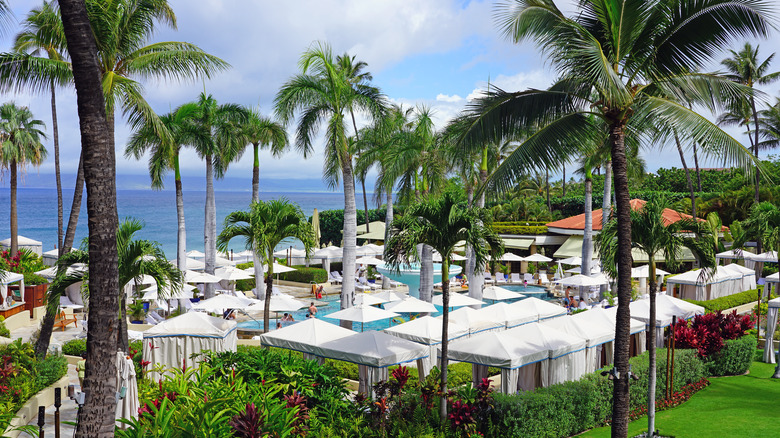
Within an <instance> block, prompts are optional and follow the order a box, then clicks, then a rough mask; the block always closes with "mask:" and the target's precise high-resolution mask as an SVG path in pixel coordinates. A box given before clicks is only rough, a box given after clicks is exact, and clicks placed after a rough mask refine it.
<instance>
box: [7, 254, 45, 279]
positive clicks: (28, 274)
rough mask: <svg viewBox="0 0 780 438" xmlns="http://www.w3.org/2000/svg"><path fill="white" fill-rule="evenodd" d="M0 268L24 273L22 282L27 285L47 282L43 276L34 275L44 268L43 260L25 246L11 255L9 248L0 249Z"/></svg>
mask: <svg viewBox="0 0 780 438" xmlns="http://www.w3.org/2000/svg"><path fill="white" fill-rule="evenodd" d="M0 269H3V270H7V271H10V272H16V273H18V274H24V284H25V285H28V286H35V285H37V284H46V283H47V281H46V279H45V278H43V277H41V276H40V275H35V273H36V272H38V271H40V270H43V269H46V266H45V265H44V264H43V260H42V259H41V257H39V256H38V255H37V254H35V253H34V252H32V251H30V250H29V249H26V248H22V249H20V250H19V251H17V252H16V255H15V256H13V257H11V251H9V250H3V251H0Z"/></svg>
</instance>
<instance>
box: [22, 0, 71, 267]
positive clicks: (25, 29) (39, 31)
mask: <svg viewBox="0 0 780 438" xmlns="http://www.w3.org/2000/svg"><path fill="white" fill-rule="evenodd" d="M13 49H14V51H15V52H21V53H29V54H30V55H32V56H41V55H43V54H45V56H46V57H47V58H48V59H50V60H54V61H57V62H59V63H67V61H66V60H65V57H64V53H65V52H66V50H67V48H66V47H65V33H64V31H63V29H62V18H61V17H60V13H59V8H58V7H57V6H56V4H53V3H52V2H48V1H46V0H44V1H43V4H42V5H41V6H40V7H39V8H34V9H33V10H31V11H30V13H29V14H27V18H25V20H24V21H23V22H22V30H21V32H19V33H18V34H17V35H16V38H15V40H14V47H13ZM66 79H70V75H67V78H66ZM62 85H65V84H63V83H56V82H55V79H54V78H53V77H52V78H50V79H49V89H50V92H51V128H52V140H53V143H54V179H55V182H56V185H57V248H59V255H62V251H63V248H62V242H63V237H64V236H63V232H64V228H63V209H62V179H61V177H60V136H59V129H58V126H57V98H56V87H57V86H62ZM82 175H83V173H82ZM82 178H83V176H82ZM80 201H81V200H80V199H79V202H80Z"/></svg>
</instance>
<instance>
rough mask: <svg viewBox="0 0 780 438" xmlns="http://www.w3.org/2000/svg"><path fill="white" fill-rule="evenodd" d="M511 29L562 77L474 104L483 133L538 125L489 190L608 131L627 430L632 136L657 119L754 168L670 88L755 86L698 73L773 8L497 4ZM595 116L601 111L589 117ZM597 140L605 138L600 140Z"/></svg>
mask: <svg viewBox="0 0 780 438" xmlns="http://www.w3.org/2000/svg"><path fill="white" fill-rule="evenodd" d="M497 8H498V9H497V14H496V16H497V18H498V24H499V26H500V27H501V30H502V32H503V33H504V34H505V35H506V36H507V37H509V38H511V39H512V40H513V41H515V42H520V41H523V40H527V39H531V40H533V41H534V42H535V43H537V44H538V45H539V47H541V48H542V49H543V50H544V51H545V52H546V54H547V57H548V59H549V61H550V62H551V64H552V65H553V66H554V67H555V68H556V69H557V70H558V72H559V74H560V79H559V80H558V81H557V82H556V83H555V84H554V85H553V86H552V87H551V88H550V89H548V90H529V91H523V92H516V93H514V92H505V91H503V90H500V89H498V88H495V87H493V88H491V89H490V90H489V91H488V93H487V96H486V97H485V98H483V99H477V100H476V101H474V102H473V103H472V104H471V105H470V110H471V111H473V112H475V113H477V114H480V117H479V118H478V119H477V120H476V121H475V126H476V127H477V128H478V129H475V130H473V132H474V134H475V135H485V134H487V135H490V136H493V137H496V138H503V137H506V136H508V135H511V133H512V132H513V131H517V130H520V129H527V128H528V127H529V126H537V127H538V130H537V131H536V133H535V134H534V135H532V136H530V137H529V138H528V139H526V140H525V141H524V142H523V143H522V144H521V145H520V146H518V148H517V149H516V150H515V152H514V153H513V154H512V155H511V156H509V157H508V158H507V159H506V160H505V161H504V162H503V163H502V165H501V166H500V167H499V168H498V170H497V171H496V172H495V173H494V174H493V176H492V177H491V178H490V179H489V180H488V187H491V188H495V189H499V190H506V189H508V188H509V187H511V185H512V183H513V181H514V180H515V178H516V177H517V176H518V175H519V174H521V173H522V172H526V171H527V170H528V169H529V168H536V169H541V168H542V167H543V166H544V165H549V166H557V165H559V164H560V163H562V162H565V161H566V160H568V159H570V155H571V154H572V153H576V141H575V140H576V139H580V140H582V139H584V140H586V141H590V139H592V138H594V137H598V135H600V134H602V133H606V134H607V135H608V141H609V143H608V144H609V145H610V151H611V159H612V170H613V183H614V191H615V199H616V208H615V213H616V217H617V220H618V224H619V227H618V228H619V229H618V245H619V258H618V259H619V260H618V279H617V280H618V281H617V283H618V313H617V323H616V336H615V366H616V369H617V371H618V372H619V376H620V378H619V379H615V380H613V383H614V396H613V412H612V413H613V415H612V419H613V423H612V434H613V436H626V435H627V433H628V429H627V427H628V406H629V404H628V402H629V399H628V384H629V381H628V378H627V376H628V356H629V355H628V353H629V351H628V347H629V318H630V312H629V309H628V304H629V301H630V291H631V277H630V275H631V222H630V206H629V195H628V174H627V164H626V138H627V137H636V138H639V137H640V136H642V135H645V133H646V132H647V130H646V129H645V128H647V127H648V126H655V127H661V129H664V130H667V131H671V128H676V129H677V130H678V132H681V133H682V134H684V135H686V136H688V137H690V138H691V139H692V140H694V141H697V142H698V143H699V144H700V145H702V146H704V145H706V147H707V150H706V151H705V152H708V153H711V154H714V153H715V151H716V150H717V151H719V153H720V155H721V157H725V158H726V159H727V161H729V162H731V163H733V164H735V165H739V166H741V167H744V168H746V169H747V170H752V166H753V164H754V163H755V162H754V159H753V157H752V156H751V154H749V151H747V150H746V149H745V148H744V147H743V146H742V145H741V144H739V142H737V141H736V140H735V139H733V138H731V137H730V136H728V135H727V134H726V133H725V132H723V131H722V130H721V129H719V128H718V127H717V126H715V125H714V124H712V123H710V122H709V121H708V120H707V119H706V118H705V117H703V116H701V115H699V114H697V113H696V112H694V111H692V110H691V109H689V108H685V107H683V106H681V105H679V104H678V103H677V102H676V101H675V100H671V99H668V98H667V97H666V96H668V95H669V93H672V94H674V95H676V96H678V97H683V95H682V93H683V92H684V97H685V99H687V100H688V101H690V102H692V103H694V104H696V105H703V106H705V107H707V108H709V109H711V110H712V109H715V108H716V107H717V106H718V104H719V103H721V102H723V101H725V100H728V98H731V97H736V96H739V95H744V94H746V93H747V92H748V91H749V90H747V89H746V87H744V86H741V85H739V84H735V83H733V82H731V81H728V80H724V79H722V78H720V77H716V76H710V75H704V74H699V73H695V71H696V69H697V68H700V67H701V66H702V65H703V64H705V63H706V62H708V61H712V60H713V58H714V57H715V56H716V55H717V53H718V51H719V50H720V48H721V47H722V46H723V44H724V43H725V42H728V41H731V40H733V38H735V37H736V36H741V35H755V36H765V35H767V34H768V32H769V29H770V26H771V25H770V23H769V21H768V17H769V16H771V13H772V11H771V8H770V7H769V6H768V4H765V3H756V2H754V1H752V0H734V1H728V2H723V1H719V0H707V1H691V0H680V1H679V2H674V3H669V2H665V1H660V0H653V1H645V0H628V1H621V0H603V1H596V0H584V1H581V2H579V3H578V4H577V9H576V10H575V11H574V14H573V16H572V17H568V16H566V15H564V13H563V12H561V10H560V9H558V7H557V6H556V5H555V4H554V3H553V1H552V0H505V1H503V2H502V3H500V5H499V6H498V7H497ZM589 115H595V117H594V118H589ZM596 140H597V138H596Z"/></svg>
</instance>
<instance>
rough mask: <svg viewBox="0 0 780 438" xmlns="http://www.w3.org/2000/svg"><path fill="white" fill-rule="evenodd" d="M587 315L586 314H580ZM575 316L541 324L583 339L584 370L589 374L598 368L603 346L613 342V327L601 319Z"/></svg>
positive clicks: (550, 320)
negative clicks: (584, 349)
mask: <svg viewBox="0 0 780 438" xmlns="http://www.w3.org/2000/svg"><path fill="white" fill-rule="evenodd" d="M581 313H588V312H581ZM575 316H577V315H573V316H569V315H567V316H564V317H563V318H554V319H548V320H546V321H543V322H542V324H543V325H546V326H549V327H552V328H554V329H556V330H560V331H562V332H564V333H568V334H570V335H573V336H577V337H580V338H582V339H585V347H586V351H585V370H584V372H587V373H591V372H593V371H596V370H597V369H598V368H599V359H600V358H601V348H602V346H603V344H606V343H608V342H612V341H614V340H615V327H613V326H611V325H610V324H609V323H607V322H606V321H605V320H603V319H586V318H575Z"/></svg>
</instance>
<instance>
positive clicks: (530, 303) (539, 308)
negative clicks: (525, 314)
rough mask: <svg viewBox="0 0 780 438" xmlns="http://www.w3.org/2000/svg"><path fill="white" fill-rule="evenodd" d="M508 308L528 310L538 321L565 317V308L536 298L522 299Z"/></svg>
mask: <svg viewBox="0 0 780 438" xmlns="http://www.w3.org/2000/svg"><path fill="white" fill-rule="evenodd" d="M510 306H512V307H516V308H518V309H522V310H530V311H531V312H534V313H536V314H537V315H538V317H539V320H540V321H541V320H543V319H548V318H556V317H558V316H563V315H566V308H564V307H562V306H558V305H555V304H553V303H550V302H549V301H544V300H540V299H539V298H536V297H528V298H525V299H522V300H520V301H518V302H516V303H512V304H510Z"/></svg>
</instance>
